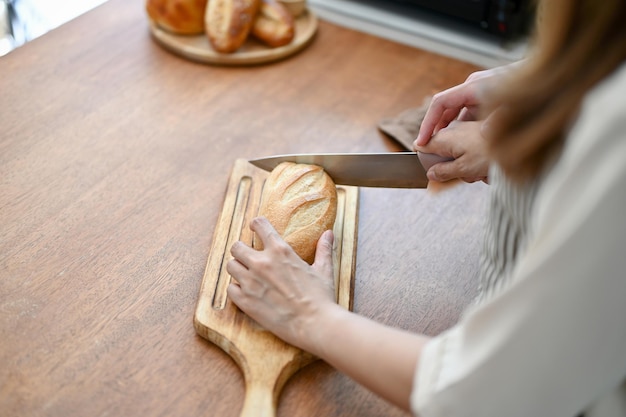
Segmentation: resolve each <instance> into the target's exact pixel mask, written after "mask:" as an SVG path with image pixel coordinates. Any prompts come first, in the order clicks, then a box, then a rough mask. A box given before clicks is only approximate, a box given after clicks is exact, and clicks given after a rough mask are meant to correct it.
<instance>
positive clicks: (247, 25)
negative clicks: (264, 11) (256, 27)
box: [204, 0, 261, 53]
mask: <svg viewBox="0 0 626 417" xmlns="http://www.w3.org/2000/svg"><path fill="white" fill-rule="evenodd" d="M260 4H261V0H210V1H209V4H208V6H207V9H206V15H205V21H204V27H205V30H206V34H207V36H208V38H209V42H210V43H211V46H212V47H213V49H215V50H216V51H217V52H221V53H232V52H235V51H236V50H237V49H239V48H240V47H241V45H243V43H244V42H245V41H246V39H247V38H248V35H249V33H250V29H252V23H253V22H254V17H255V16H256V14H257V12H258V10H259V5H260Z"/></svg>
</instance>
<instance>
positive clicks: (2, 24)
mask: <svg viewBox="0 0 626 417" xmlns="http://www.w3.org/2000/svg"><path fill="white" fill-rule="evenodd" d="M105 1H106V0H0V56H2V55H6V54H8V53H9V52H10V51H12V50H13V49H15V48H17V47H18V46H21V45H23V44H24V43H26V42H28V41H30V40H32V39H34V38H36V37H38V36H41V35H43V34H44V33H46V32H48V31H49V30H52V29H54V28H56V27H57V26H60V25H62V24H63V23H65V22H67V21H68V20H71V19H73V18H75V17H76V16H78V15H81V14H83V13H85V12H86V11H88V10H90V9H92V8H94V7H96V6H98V5H100V4H102V3H104V2H105Z"/></svg>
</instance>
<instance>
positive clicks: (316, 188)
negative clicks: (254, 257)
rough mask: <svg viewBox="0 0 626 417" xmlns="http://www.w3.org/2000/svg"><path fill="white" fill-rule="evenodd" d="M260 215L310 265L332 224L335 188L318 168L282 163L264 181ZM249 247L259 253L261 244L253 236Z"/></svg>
mask: <svg viewBox="0 0 626 417" xmlns="http://www.w3.org/2000/svg"><path fill="white" fill-rule="evenodd" d="M259 215H260V216H264V217H266V218H267V219H268V220H269V222H270V223H271V224H272V226H274V228H275V229H276V231H277V232H278V233H279V234H280V235H281V236H282V238H283V239H284V240H285V241H286V242H287V243H288V244H289V245H290V246H291V247H292V248H293V250H294V251H295V252H296V253H297V254H298V255H299V256H300V257H301V258H302V259H303V260H305V261H306V262H307V263H309V264H312V263H313V261H314V260H315V249H316V247H317V241H318V240H319V238H320V237H321V236H322V233H324V231H326V230H329V229H332V228H333V225H334V224H335V218H336V216H337V188H336V186H335V183H334V182H333V180H332V179H331V178H330V176H329V175H328V174H327V173H326V172H324V170H323V169H322V168H321V167H319V166H317V165H308V164H295V163H292V162H283V163H282V164H280V165H278V166H277V167H276V168H274V170H272V172H271V173H270V175H269V177H268V178H267V180H266V181H265V185H264V187H263V192H262V195H261V205H260V207H259ZM252 246H253V247H254V248H255V249H258V250H262V249H263V242H261V240H260V239H258V238H256V236H255V237H254V239H253V243H252Z"/></svg>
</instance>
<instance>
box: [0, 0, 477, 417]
mask: <svg viewBox="0 0 626 417" xmlns="http://www.w3.org/2000/svg"><path fill="white" fill-rule="evenodd" d="M475 69H476V67H475V66H473V65H470V64H467V63H464V62H460V61H456V60H453V59H450V58H446V57H443V56H439V55H436V54H433V53H429V52H425V51H422V50H419V49H415V48H411V47H408V46H405V45H401V44H398V43H394V42H391V41H388V40H384V39H381V38H378V37H375V36H371V35H367V34H363V33H360V32H357V31H353V30H350V29H346V28H342V27H339V26H336V25H334V24H331V23H328V22H326V21H321V22H320V25H319V28H318V33H317V35H316V37H315V39H314V41H313V42H312V44H311V45H310V46H308V47H307V48H306V49H304V50H303V51H301V52H300V53H298V54H297V55H295V56H292V57H290V58H288V59H286V60H283V61H280V62H276V63H274V64H269V65H257V66H251V67H219V66H209V65H204V64H198V63H194V62H191V61H187V60H185V59H182V58H180V57H178V56H176V55H173V54H171V53H170V52H168V51H166V50H164V49H163V48H162V47H160V46H159V45H158V44H157V43H156V42H154V40H153V39H152V38H151V35H150V33H149V30H148V24H147V20H146V16H145V12H144V9H143V3H142V2H138V1H132V2H130V1H125V0H110V1H108V2H106V3H104V4H103V5H101V6H99V7H97V8H96V9H94V10H92V11H89V12H87V13H85V14H83V15H81V16H80V17H78V18H77V19H75V20H72V21H70V22H69V23H67V24H64V25H62V26H61V27H59V28H57V29H55V30H52V31H51V32H49V33H47V34H45V35H43V36H41V37H39V38H37V39H35V40H33V41H31V42H29V43H28V44H26V45H24V46H22V47H20V48H18V49H16V50H14V51H13V52H11V53H10V54H8V55H6V56H5V57H3V58H1V59H0V72H1V73H2V77H0V91H2V100H1V101H0V118H1V121H2V123H1V124H2V132H1V133H0V340H2V342H1V343H0V363H2V367H0V410H2V414H3V415H15V416H22V417H29V416H44V415H45V416H52V417H54V416H63V417H66V416H83V415H90V416H105V415H116V416H133V415H137V416H138V415H146V416H207V415H210V416H224V417H226V416H238V415H239V412H240V409H241V404H242V399H243V394H244V383H243V380H242V376H241V372H240V371H239V369H238V368H237V366H236V364H235V363H234V362H233V360H231V359H230V357H229V356H227V355H226V354H225V353H224V352H223V351H221V350H220V348H218V347H217V346H215V345H213V344H212V343H210V342H208V341H206V340H204V339H202V338H201V337H199V336H198V335H197V334H196V332H195V330H194V327H193V315H194V310H195V307H196V303H197V300H198V295H199V290H200V284H201V281H202V277H203V273H204V269H205V266H206V262H207V257H208V250H209V247H210V245H211V239H212V236H213V233H214V231H215V228H216V224H217V221H218V216H219V214H220V210H221V205H222V202H223V199H224V195H225V190H226V185H227V181H228V178H229V175H230V171H231V169H232V167H233V164H234V162H235V160H237V159H238V158H255V157H260V156H265V155H268V154H282V153H295V152H393V151H398V150H400V149H401V148H400V147H399V146H398V144H396V143H395V142H394V141H392V140H391V139H389V138H387V137H386V136H384V135H383V134H381V133H380V132H379V131H378V130H377V128H376V124H377V122H378V121H379V120H380V119H382V118H385V117H389V116H393V115H396V114H398V113H399V112H401V111H403V110H405V109H406V108H409V107H413V106H417V105H420V104H421V103H422V100H423V98H424V97H425V96H427V95H430V94H432V93H433V92H435V91H438V90H441V89H443V88H446V87H449V86H451V85H453V84H456V83H458V82H460V81H462V80H464V79H465V77H466V76H467V75H468V74H469V73H470V72H472V71H474V70H475ZM486 189H487V186H485V185H484V184H472V185H463V186H459V187H456V188H453V189H451V190H449V191H447V192H444V193H441V194H435V195H432V194H429V193H427V192H426V191H425V190H400V189H396V190H394V189H374V188H362V189H361V190H360V208H359V221H358V244H357V254H356V264H355V270H356V274H355V282H354V295H353V299H354V307H353V309H354V310H355V311H356V312H357V313H359V314H362V315H365V316H367V317H370V318H373V319H375V320H378V321H380V322H383V323H386V324H389V325H393V326H398V327H401V328H405V329H407V330H411V331H416V332H424V333H426V334H429V335H434V334H437V333H439V332H441V331H443V330H444V329H446V328H448V327H449V326H451V325H452V324H453V323H454V322H455V321H456V320H457V318H458V317H459V315H460V314H461V312H462V310H463V308H464V307H465V306H466V305H467V304H468V303H470V302H471V300H472V298H473V297H474V295H475V292H476V286H477V267H478V259H477V254H478V251H479V247H480V241H481V227H482V217H483V216H482V215H483V213H484V210H485V207H486V201H485V196H486ZM279 400H280V401H279V404H278V415H279V416H290V417H298V416H322V415H323V416H327V417H333V416H359V417H368V416H372V417H373V416H381V415H385V416H405V415H407V413H404V412H403V411H401V410H399V409H397V408H395V407H393V406H391V405H389V404H388V403H386V402H385V401H383V400H382V399H380V398H378V397H377V396H375V395H373V394H371V393H369V392H368V391H366V390H365V389H363V388H362V387H360V386H358V385H357V384H355V383H354V382H353V381H351V380H350V379H348V378H347V377H345V376H344V375H342V374H340V373H339V372H337V371H335V370H334V369H332V368H331V367H329V366H328V365H327V364H325V363H324V362H322V361H316V362H314V363H312V364H311V365H308V366H307V367H305V368H304V369H302V370H301V371H299V372H298V373H296V374H295V375H294V376H293V377H292V378H291V379H290V380H289V381H288V382H287V383H286V385H285V387H284V389H283V392H282V395H281V396H280V399H279Z"/></svg>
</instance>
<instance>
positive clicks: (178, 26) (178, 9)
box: [146, 0, 207, 35]
mask: <svg viewBox="0 0 626 417" xmlns="http://www.w3.org/2000/svg"><path fill="white" fill-rule="evenodd" d="M206 6H207V0H147V1H146V12H147V13H148V16H149V17H150V19H152V21H154V23H156V24H157V25H158V26H159V27H161V28H162V29H164V30H166V31H168V32H171V33H175V34H178V35H199V34H202V33H204V15H205V12H206Z"/></svg>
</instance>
